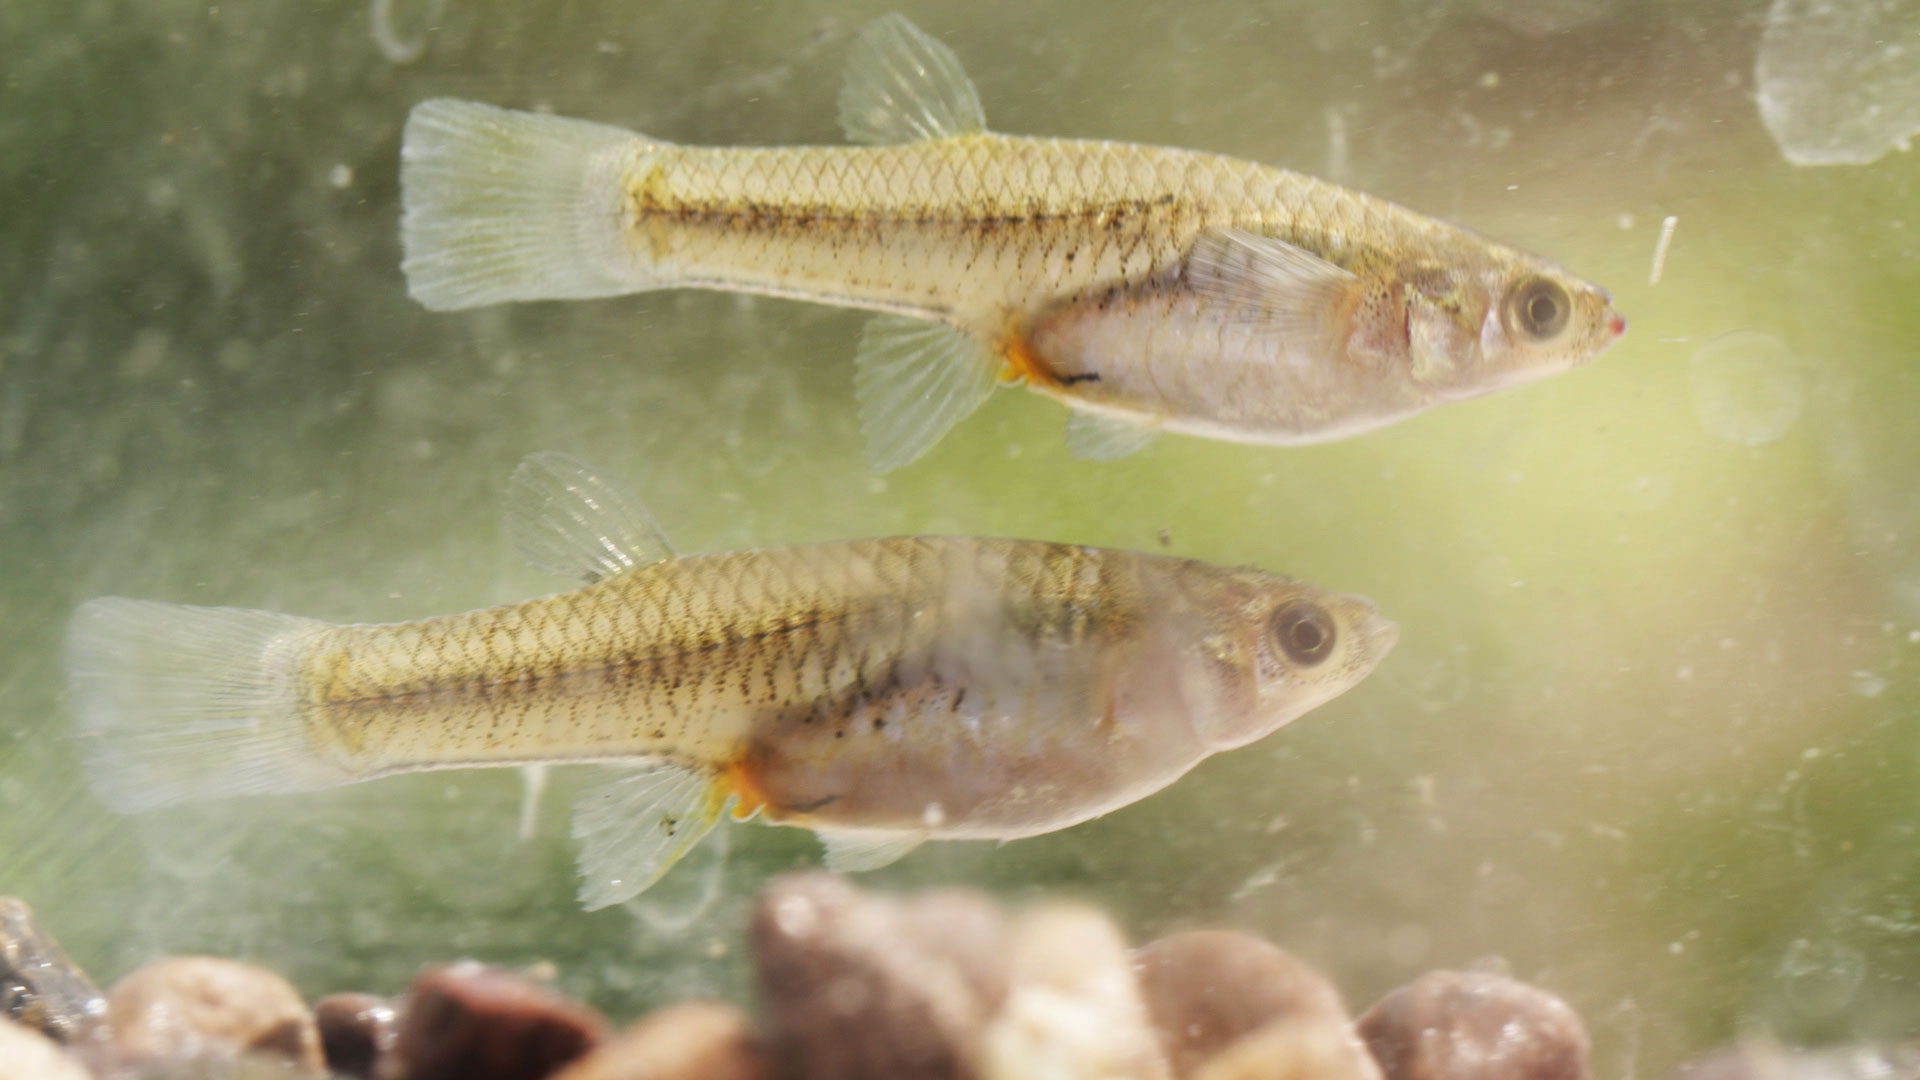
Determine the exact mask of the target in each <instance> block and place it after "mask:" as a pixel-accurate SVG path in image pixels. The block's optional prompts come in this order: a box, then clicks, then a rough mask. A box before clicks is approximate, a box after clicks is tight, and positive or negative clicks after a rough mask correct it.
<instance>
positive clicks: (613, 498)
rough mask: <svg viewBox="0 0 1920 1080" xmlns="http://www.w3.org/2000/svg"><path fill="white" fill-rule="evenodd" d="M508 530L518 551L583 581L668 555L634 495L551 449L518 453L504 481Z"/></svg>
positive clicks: (670, 554) (663, 538) (664, 540)
mask: <svg viewBox="0 0 1920 1080" xmlns="http://www.w3.org/2000/svg"><path fill="white" fill-rule="evenodd" d="M507 535H508V536H509V537H510V538H511V539H512V540H513V547H514V550H515V551H518V552H519V553H520V557H521V558H523V559H526V560H527V561H528V562H530V563H532V564H533V565H535V566H537V567H539V568H540V569H542V570H546V571H548V572H550V573H555V574H560V575H563V576H566V577H570V578H575V579H577V580H582V581H586V582H588V583H589V584H591V583H592V582H595V581H600V580H602V579H604V578H610V577H612V576H613V575H615V574H619V573H623V572H625V571H627V570H631V569H633V568H634V567H636V566H650V565H652V564H654V563H657V562H665V561H666V560H668V559H671V558H673V548H672V547H671V546H670V545H668V543H667V538H666V535H665V534H663V533H662V532H661V531H660V526H658V525H656V524H654V521H653V515H651V514H649V513H647V508H646V507H645V506H642V505H640V501H639V500H637V499H634V498H632V497H630V496H628V495H625V494H623V493H622V492H621V491H620V489H619V488H617V487H615V486H614V485H613V484H611V483H609V482H608V481H607V480H605V479H604V478H602V477H601V476H600V475H599V474H598V473H596V472H595V471H594V470H593V469H592V468H591V467H589V466H588V465H586V464H585V463H584V462H581V461H578V460H576V459H574V458H570V457H568V456H567V455H565V454H560V453H555V452H553V451H551V450H543V451H540V452H538V453H533V454H528V455H527V456H526V457H524V458H522V459H521V460H520V464H519V466H518V467H516V468H515V469H514V470H513V476H512V477H511V478H510V479H509V480H508V481H507Z"/></svg>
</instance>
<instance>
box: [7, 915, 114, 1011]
mask: <svg viewBox="0 0 1920 1080" xmlns="http://www.w3.org/2000/svg"><path fill="white" fill-rule="evenodd" d="M106 1011H107V1002H106V999H105V998H104V997H102V996H101V995H100V991H99V990H97V989H95V988H94V985H93V982H92V980H90V979H88V978H87V976H86V973H85V972H83V971H81V970H80V968H79V967H78V966H77V965H76V964H74V962H73V961H71V960H69V959H67V954H66V952H65V951H64V950H62V949H61V948H60V945H59V943H58V942H56V941H54V940H53V938H52V937H50V936H49V935H48V934H47V932H46V931H44V930H42V929H40V925H39V924H38V923H36V922H35V921H34V919H33V911H32V910H31V909H29V908H28V907H27V905H26V904H25V903H24V902H22V901H19V900H16V899H14V898H13V897H11V896H0V1016H4V1017H6V1018H8V1019H11V1020H14V1021H16V1022H18V1023H20V1024H24V1025H25V1026H27V1027H30V1028H33V1029H34V1030H36V1031H38V1032H40V1033H41V1034H43V1035H46V1036H47V1037H49V1038H51V1039H53V1040H55V1041H57V1042H63V1043H67V1042H73V1041H74V1040H75V1039H78V1038H79V1037H80V1036H81V1035H83V1034H85V1033H87V1031H88V1030H89V1029H91V1028H92V1027H93V1025H94V1024H96V1023H98V1022H99V1020H100V1018H101V1017H102V1016H103V1015H105V1013H106Z"/></svg>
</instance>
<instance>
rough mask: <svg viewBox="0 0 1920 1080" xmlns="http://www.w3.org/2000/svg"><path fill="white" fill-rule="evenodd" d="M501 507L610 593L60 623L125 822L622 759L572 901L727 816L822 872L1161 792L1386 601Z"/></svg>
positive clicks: (557, 461)
mask: <svg viewBox="0 0 1920 1080" xmlns="http://www.w3.org/2000/svg"><path fill="white" fill-rule="evenodd" d="M509 506H510V509H511V511H512V513H511V514H510V524H511V526H512V530H513V532H514V533H515V534H516V540H517V542H518V545H519V547H520V549H521V550H522V551H523V552H524V553H526V554H527V555H528V557H529V558H530V559H532V560H533V561H534V562H535V563H537V564H539V565H542V566H545V567H547V568H549V569H554V570H558V571H563V572H571V573H574V574H575V575H576V576H579V577H583V578H586V579H588V580H589V581H591V582H592V583H591V584H589V585H587V586H586V587H584V588H580V589H576V590H574V591H572V592H564V593H559V594H556V595H553V596H548V597H544V598H542V599H538V600H530V601H527V602H525V603H522V604H515V605H512V606H508V607H499V608H490V609H486V610H483V611H475V612H470V613H468V614H465V615H454V616H448V617H445V618H436V619H426V620H422V621H419V622H408V623H393V624H387V625H377V626H339V625H333V624H329V623H323V622H317V621H314V620H311V619H302V618H296V617H293V616H289V615H278V614H273V613H271V612H261V611H241V610H235V609H229V608H200V607H187V606H183V605H177V604H160V603H151V602H144V601H136V600H124V599H119V598H105V599H100V600H93V601H89V602H88V603H86V604H84V605H82V606H81V607H80V609H79V610H78V611H77V612H76V613H75V615H74V617H73V621H72V624H71V627H70V629H69V633H68V642H67V669H68V678H69V683H70V687H71V691H72V700H73V703H74V706H73V707H74V716H75V726H76V728H77V732H78V734H79V736H80V738H81V739H82V741H83V744H84V747H85V752H86V759H87V768H88V774H89V777H90V779H91V781H92V783H93V787H94V790H95V791H96V792H97V793H98V794H99V795H100V797H101V798H102V799H103V800H104V801H105V802H107V803H108V804H109V805H111V806H113V807H114V808H116V809H118V810H121V811H124V812H133V811H137V810H142V809H145V808H149V807H155V806H161V805H166V804H169V803H174V802H179V801H182V800H188V799H198V798H207V797H215V796H226V795H251V794H270V793H280V792H287V791H296V790H301V789H308V788H317V787H323V786H327V785H333V784H345V783H353V782H355V781H360V780H369V779H372V778H374V777H379V776H386V775H390V774H394V773H403V772H413V771H418V770H423V769H450V768H466V767H472V766H489V765H492V766H506V765H528V764H537V763H564V762H613V763H623V764H627V765H630V766H632V771H630V772H629V773H627V774H625V775H623V776H622V777H621V778H620V779H617V780H614V781H612V782H610V783H608V784H606V785H604V786H601V787H598V788H595V789H592V790H591V791H590V792H589V793H588V794H587V795H586V796H585V797H584V798H583V800H582V801H581V803H580V805H579V807H578V808H577V811H576V815H575V818H574V835H575V836H576V837H578V838H580V839H581V840H582V841H583V848H582V852H581V869H582V874H583V876H584V878H585V884H584V885H583V887H582V890H581V899H582V900H583V901H585V902H586V903H587V904H588V905H589V906H590V907H600V906H604V905H606V904H610V903H614V902H617V901H620V900H623V899H626V898H628V897H631V896H633V895H635V894H637V893H638V892H640V891H641V890H642V889H645V888H646V887H647V886H649V885H650V884H652V883H653V882H654V881H655V880H657V879H658V878H659V876H660V875H661V874H663V873H664V872H665V871H666V869H667V868H668V867H669V866H670V865H671V864H672V863H673V862H674V861H675V860H676V859H678V858H679V857H680V856H681V855H682V854H684V853H685V852H686V851H687V850H688V849H689V848H690V847H691V846H692V845H693V844H695V843H696V842H697V841H698V840H699V839H700V838H701V836H703V835H704V834H705V833H706V831H707V830H708V829H709V828H710V827H711V826H712V825H713V824H714V823H715V822H716V821H718V820H719V818H720V817H721V815H722V814H723V813H724V812H726V811H727V810H728V809H729V808H730V809H731V811H732V814H733V816H734V817H736V818H743V819H744V818H748V817H752V816H754V815H756V814H757V815H759V816H761V817H763V818H765V819H766V820H768V821H771V822H774V823H778V824H784V825H799V826H804V827H807V828H810V829H813V830H815V831H816V832H818V833H819V834H820V836H821V838H822V840H823V842H824V843H825V844H826V847H827V864H828V865H829V866H831V867H834V868H838V869H849V870H852V869H865V868H869V867H873V866H879V865H884V864H885V863H887V862H889V861H891V860H892V859H894V858H897V857H898V856H900V855H901V854H904V853H905V852H907V851H909V850H911V849H912V848H913V847H914V846H915V845H917V844H919V843H920V842H921V841H923V840H926V839H929V838H936V837H988V838H1001V839H1004V838H1011V837H1022V836H1032V835H1035V834H1038V833H1044V832H1050V831H1052V830H1055V829H1060V828H1064V827H1066V826H1068V825H1072V824H1075V823H1077V822H1080V821H1085V820H1086V819H1088V818H1091V817H1094V816H1096V815H1099V814H1103V813H1106V812H1107V811H1110V810H1113V809H1116V808H1118V807H1121V806H1124V805H1126V804H1128V803H1130V802H1133V801H1134V800H1136V799H1140V798H1142V797H1144V796H1146V795H1148V794H1150V793H1152V792H1154V791H1157V790H1159V789H1160V788H1162V787H1164V786H1166V785H1167V784H1169V783H1172V782H1173V781H1174V779H1176V778H1177V777H1179V776H1180V775H1181V774H1183V773H1185V772H1186V771H1187V770H1188V769H1190V768H1192V767H1193V766H1194V765H1195V764H1197V763H1199V762H1200V760H1201V759H1203V758H1205V757H1206V756H1207V755H1209V754H1212V753H1214V752H1215V751H1219V750H1225V749H1229V748H1232V747H1236V746H1240V745H1242V744H1244V743H1247V742H1250V741H1252V740H1254V739H1257V738H1260V737H1261V736H1263V735H1266V734H1267V733H1268V732H1271V731H1273V730H1274V729H1275V728H1277V727H1279V726H1280V725H1282V724H1284V723H1286V722H1288V721H1289V720H1292V719H1293V718H1295V717H1297V716H1299V715H1300V714H1301V713H1303V712H1305V711H1307V710H1308V709H1310V708H1312V707H1314V706H1316V705H1319V704H1320V703H1322V702H1324V701H1327V700H1328V699H1330V698H1332V697H1334V696H1335V695H1337V694H1339V693H1341V692H1342V691H1345V690H1346V689H1347V688H1349V687H1351V686H1353V685H1354V684H1355V683H1356V682H1358V681H1359V680H1360V679H1361V678H1363V677H1364V676H1365V675H1366V674H1367V673H1368V672H1369V671H1371V670H1372V669H1373V667H1374V665H1375V664H1377V663H1378V662H1379V661H1380V658H1381V657H1382V656H1383V655H1385V653H1386V652H1387V650H1388V649H1390V648H1391V647H1392V645H1393V643H1394V640H1395V637H1396V634H1397V630H1396V628H1395V626H1394V624H1393V623H1392V622H1390V621H1388V620H1387V619H1384V618H1382V617H1381V616H1379V615H1376V614H1375V613H1374V609H1373V605H1372V604H1370V603H1368V602H1367V601H1365V600H1362V599H1360V598H1357V597H1351V596H1342V595H1339V594H1335V593H1330V592H1327V591H1325V590H1322V589H1317V588H1315V587H1313V586H1311V585H1306V584H1303V583H1301V582H1296V581H1290V580H1288V579H1286V578H1283V577H1278V576H1276V575H1273V574H1268V573H1263V572H1261V571H1258V570H1248V569H1222V568H1218V567H1213V566H1208V565H1205V564H1203V563H1197V562H1191V561H1188V560H1184V559H1174V558H1168V557H1165V556H1156V555H1141V554H1133V553H1128V552H1119V551H1103V550H1099V549H1094V548H1084V547H1075V546H1070V545H1065V544H1049V543H1039V542H1032V541H1020V540H982V539H954V538H942V537H900V538H894V539H885V540H866V541H850V542H845V543H831V544H816V545H810V546H805V547H794V548H784V549H777V550H767V551H747V552H737V553H732V554H723V555H701V556H688V557H684V558H676V557H673V556H672V555H671V553H670V552H669V550H668V549H667V546H666V542H665V540H664V538H662V537H661V536H660V534H659V532H658V530H657V528H656V527H655V526H654V525H653V523H652V520H651V518H649V517H648V516H647V514H646V511H645V510H644V509H642V508H640V507H639V506H637V505H636V504H634V503H631V502H629V501H627V500H625V499H624V498H623V497H622V496H621V495H620V494H619V493H618V492H617V491H616V490H614V489H613V488H612V487H611V486H610V485H607V484H606V483H604V482H603V481H601V480H599V479H598V478H596V477H595V476H594V475H593V474H592V473H591V472H589V471H588V470H587V469H586V468H585V467H584V466H581V465H579V464H578V463H577V462H573V461H571V460H570V459H567V458H564V457H561V456H559V455H554V454H539V455H534V456H532V457H530V458H529V459H528V460H527V461H526V462H524V463H522V465H521V466H520V468H519V469H518V470H516V471H515V473H514V480H513V483H512V484H511V485H510V499H509Z"/></svg>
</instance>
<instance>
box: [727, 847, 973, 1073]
mask: <svg viewBox="0 0 1920 1080" xmlns="http://www.w3.org/2000/svg"><path fill="white" fill-rule="evenodd" d="M1005 934H1006V931H1005V925H1004V921H1003V920H1002V918H1001V916H1000V914H999V910H998V908H997V907H996V906H995V905H994V904H993V903H992V902H991V901H989V900H987V899H986V898H985V897H981V896H977V895H974V894H971V893H959V892H943V893H938V894H934V895H932V896H929V897H925V898H922V899H921V900H919V901H912V902H902V901H897V900H892V899H889V898H885V897H877V896H869V895H867V894H865V893H862V892H860V891H859V890H858V889H856V888H854V887H853V886H852V885H850V884H848V883H847V882H845V881H843V880H841V879H840V878H837V877H834V876H832V875H830V874H824V873H803V874H790V875H787V876H784V877H780V878H777V879H775V880H774V881H773V883H772V884H770V885H769V886H768V887H767V888H766V889H765V890H764V891H762V892H761V894H760V898H759V900H758V902H757V903H756V905H755V907H754V913H753V922H752V929H751V938H752V942H753V949H754V963H755V970H756V973H757V975H758V981H759V986H760V998H761V1001H762V1003H763V1004H764V1006H765V1014H766V1018H767V1047H768V1053H769V1055H770V1056H771V1057H772V1058H773V1059H774V1060H776V1061H779V1062H781V1064H782V1066H783V1068H785V1069H786V1070H787V1071H789V1072H790V1073H791V1074H792V1075H795V1076H801V1077H833V1078H834V1080H867V1078H883V1077H884V1078H889V1080H890V1078H893V1077H902V1076H912V1077H916V1078H924V1080H945V1078H953V1080H964V1078H971V1077H975V1076H977V1075H978V1068H977V1061H976V1059H977V1054H978V1050H977V1046H978V1042H979V1037H980V1033H981V1030H982V1029H983V1028H984V1026H985V1025H986V1023H987V1021H988V1019H989V1018H990V1017H991V1016H992V1015H993V1014H994V1013H995V1012H996V1011H998V1009H999V1007H1000V1003H1001V998H1002V997H1004V995H1005V993H1006V976H1005V971H1004V960H1003V959H1002V956H1003V953H1004V950H1005Z"/></svg>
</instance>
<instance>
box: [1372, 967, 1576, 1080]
mask: <svg viewBox="0 0 1920 1080" xmlns="http://www.w3.org/2000/svg"><path fill="white" fill-rule="evenodd" d="M1359 1031H1360V1037H1361V1038H1363V1039H1365V1040H1366V1042H1367V1048H1368V1049H1370V1050H1372V1051H1373V1056H1374V1058H1375V1059H1376V1060H1378V1061H1379V1062H1380V1068H1381V1069H1382V1070H1383V1071H1384V1072H1385V1073H1386V1075H1387V1080H1587V1059H1588V1056H1589V1054H1590V1052H1591V1044H1590V1043H1589V1042H1588V1039H1587V1028H1586V1025H1585V1024H1583V1023H1581V1021H1580V1015H1579V1014H1578V1013H1576V1012H1574V1011H1573V1009H1572V1008H1571V1007H1569V1006H1568V1005H1567V1003H1566V1002H1564V1001H1561V1000H1560V999H1559V998H1557V997H1554V996H1553V995H1552V994H1549V993H1547V992H1546V991H1545V990H1541V989H1539V988H1537V987H1532V986H1528V985H1527V984H1526V983H1522V982H1516V981H1514V980H1513V979H1508V978H1504V977H1502V976H1499V975H1489V974H1484V973H1478V972H1458V971H1432V972H1428V973H1427V974H1425V975H1422V976H1420V977H1419V978H1418V979H1415V980H1414V981H1413V982H1410V983H1408V984H1407V985H1405V986H1403V987H1401V988H1400V989H1398V990H1395V991H1393V992H1392V993H1390V994H1388V995H1387V996H1386V997H1383V998H1381V999H1380V1000H1379V1001H1378V1002H1377V1003H1375V1004H1374V1006H1373V1008H1371V1009H1368V1010H1367V1013H1366V1015H1365V1016H1362V1017H1361V1018H1360V1023H1359Z"/></svg>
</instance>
